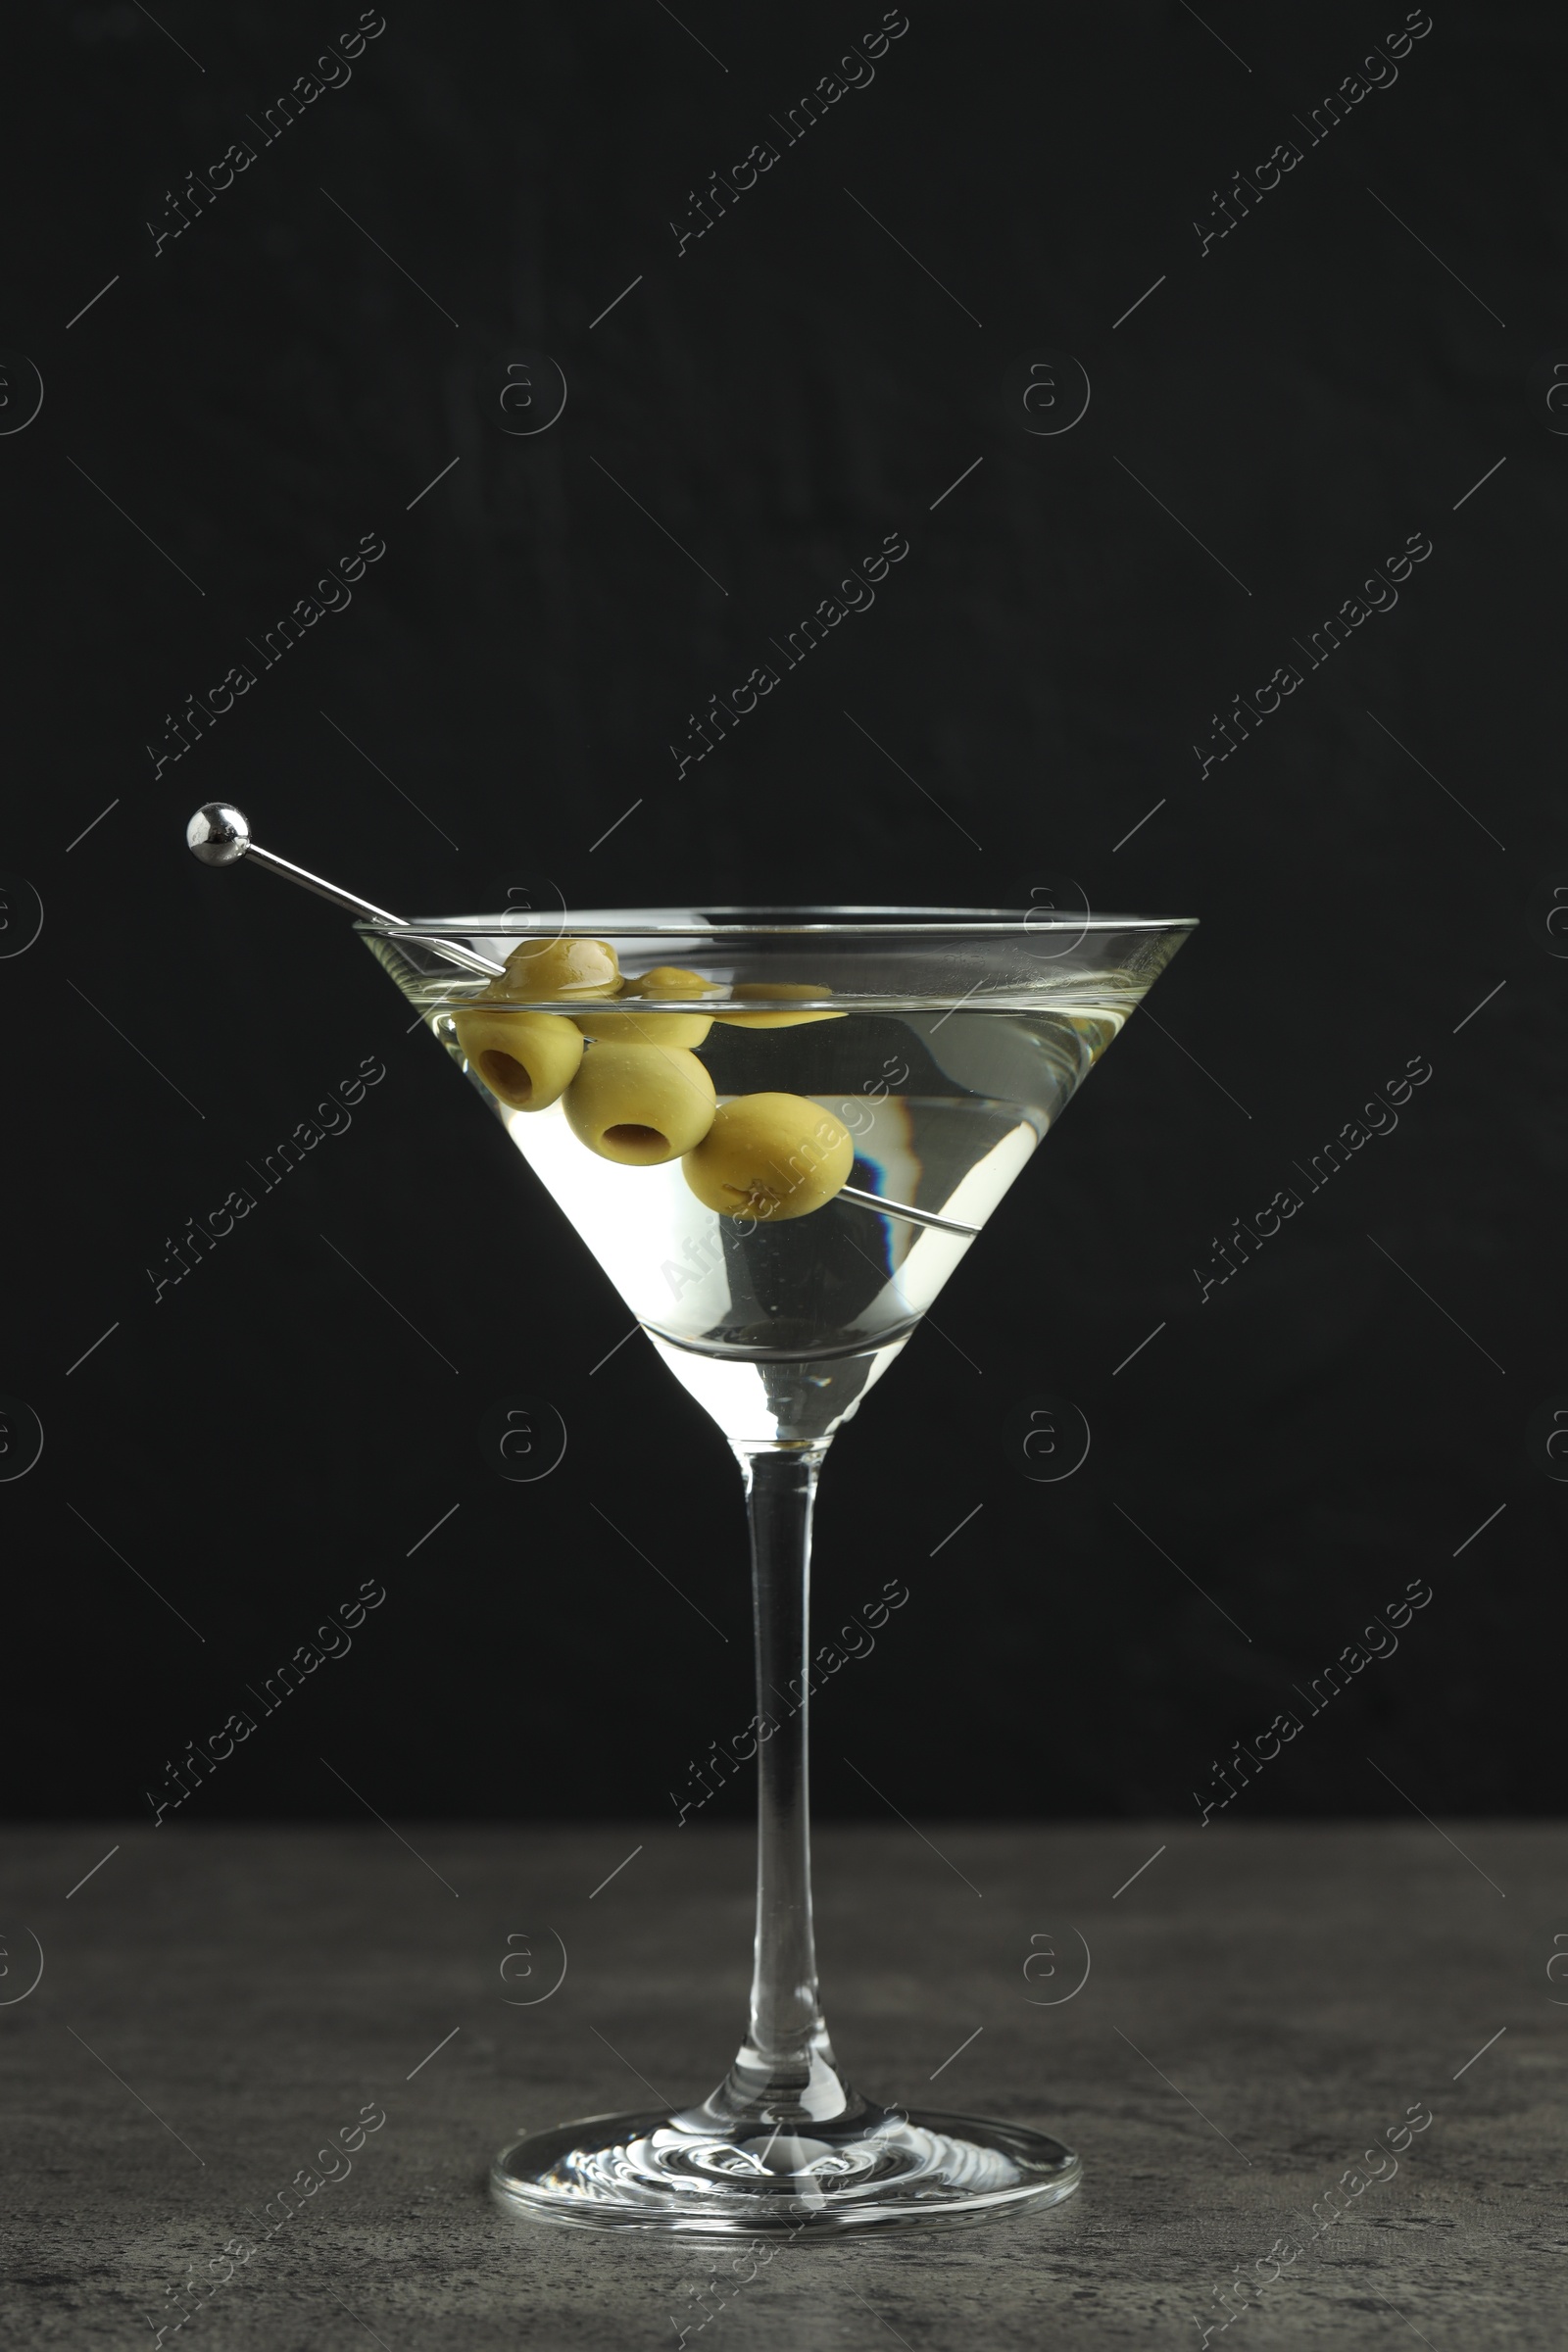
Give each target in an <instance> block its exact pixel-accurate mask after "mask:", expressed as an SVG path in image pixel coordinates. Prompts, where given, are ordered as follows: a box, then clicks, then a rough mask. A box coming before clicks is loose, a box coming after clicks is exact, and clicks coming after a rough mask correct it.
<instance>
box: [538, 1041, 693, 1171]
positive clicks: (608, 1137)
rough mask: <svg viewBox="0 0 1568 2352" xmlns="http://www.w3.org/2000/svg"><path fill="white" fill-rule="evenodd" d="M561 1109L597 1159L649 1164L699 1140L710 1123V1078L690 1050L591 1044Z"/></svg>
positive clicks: (640, 1165) (675, 1155)
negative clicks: (685, 1051)
mask: <svg viewBox="0 0 1568 2352" xmlns="http://www.w3.org/2000/svg"><path fill="white" fill-rule="evenodd" d="M564 1109H565V1113H566V1123H567V1125H568V1126H569V1127H570V1129H571V1132H572V1134H573V1135H574V1136H575V1137H576V1138H577V1140H578V1142H579V1143H583V1144H586V1145H587V1147H588V1149H589V1151H590V1152H598V1154H599V1156H600V1158H601V1159H617V1160H619V1161H620V1162H621V1164H622V1166H624V1167H628V1168H654V1167H658V1166H659V1165H660V1164H661V1162H662V1161H663V1160H666V1159H679V1158H680V1156H681V1154H682V1152H690V1151H691V1150H692V1149H693V1147H694V1146H695V1145H697V1144H700V1143H701V1142H702V1140H703V1137H704V1136H705V1135H706V1134H707V1133H708V1130H709V1127H710V1126H711V1123H712V1117H713V1081H712V1080H711V1078H710V1076H709V1075H708V1072H707V1070H706V1069H705V1068H704V1067H703V1065H702V1063H701V1062H700V1061H699V1060H698V1058H697V1056H696V1054H687V1053H684V1052H681V1051H675V1050H671V1049H670V1048H669V1047H666V1046H649V1045H622V1044H620V1043H619V1042H617V1043H615V1044H613V1045H596V1046H593V1047H591V1048H590V1049H589V1052H588V1054H587V1058H586V1059H585V1060H584V1062H583V1065H582V1068H581V1070H580V1071H579V1072H578V1074H577V1076H576V1078H575V1079H574V1080H573V1082H572V1086H571V1091H570V1093H569V1094H568V1095H567V1097H566V1100H565V1104H564Z"/></svg>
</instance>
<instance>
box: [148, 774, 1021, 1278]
mask: <svg viewBox="0 0 1568 2352" xmlns="http://www.w3.org/2000/svg"><path fill="white" fill-rule="evenodd" d="M185 846H186V848H187V849H188V850H189V851H190V853H191V855H192V857H194V858H200V859H201V861H202V863H203V865H236V864H237V863H238V862H239V860H240V858H253V859H254V860H255V862H256V863H257V864H258V865H260V866H263V867H264V868H265V869H266V871H267V872H268V873H270V874H279V875H281V876H282V878H283V880H284V881H285V882H297V883H298V884H299V886H300V888H301V889H302V890H314V891H315V893H316V895H317V897H318V898H319V899H330V900H331V902H332V904H333V906H334V907H347V908H348V910H349V912H350V913H351V914H357V915H360V916H361V917H362V918H363V919H364V920H366V921H367V922H371V923H391V924H392V925H394V927H395V928H396V929H397V930H399V931H401V932H402V933H403V935H404V937H405V938H407V939H409V940H411V941H414V942H415V943H416V944H417V945H418V946H420V947H425V948H430V949H432V950H433V951H434V953H435V954H436V955H437V956H445V957H446V959H447V961H448V962H449V963H456V964H460V965H461V966H462V967H463V969H464V970H465V971H466V972H485V973H488V974H490V975H491V976H495V975H498V974H501V973H504V972H505V971H506V968H507V967H506V965H505V964H504V963H493V962H492V961H491V959H490V957H489V956H478V955H475V953H474V952H473V950H472V949H471V948H460V947H459V946H458V944H457V942H456V940H451V939H433V938H430V937H428V936H427V935H426V934H424V933H422V932H412V931H409V930H408V929H407V926H406V925H405V924H404V922H403V918H402V916H401V915H396V914H389V913H388V912H387V910H386V908H385V907H372V906H371V904H370V902H369V900H368V899H361V898H356V897H355V895H354V893H353V891H352V890H340V889H339V888H338V886H337V884H336V883H335V882H324V881H323V880H322V879H321V876H320V875H319V874H312V873H307V871H306V869H305V867H304V866H303V865H295V864H294V863H293V861H292V860H291V859H290V858H279V857H278V856H277V854H276V852H275V851H273V850H264V849H263V848H262V845H261V843H260V842H259V841H255V840H253V839H252V837H251V829H250V824H249V822H248V820H247V819H246V817H245V815H244V814H243V812H242V811H241V810H240V809H236V808H234V807H233V806H232V805H231V804H230V803H229V802H227V801H209V802H207V804H206V805H205V807H203V808H201V809H197V811H196V813H195V815H194V816H193V817H192V818H191V820H190V823H189V824H188V825H187V826H186V827H185ZM837 1197H838V1199H839V1200H841V1201H854V1203H855V1205H856V1207H857V1208H869V1209H874V1210H876V1212H877V1213H878V1215H880V1216H888V1217H902V1218H904V1219H905V1220H906V1222H907V1223H908V1224H910V1225H933V1226H935V1227H936V1229H937V1231H938V1232H939V1233H956V1234H961V1235H962V1236H963V1237H964V1239H965V1240H972V1239H973V1237H974V1236H975V1235H976V1234H977V1233H978V1232H979V1230H980V1228H979V1226H978V1225H962V1224H960V1223H959V1222H958V1220H957V1219H956V1217H939V1216H937V1215H936V1214H935V1213H934V1211H933V1210H931V1209H929V1208H912V1207H907V1206H906V1205H905V1204H904V1202H902V1201H884V1200H883V1198H882V1196H881V1194H880V1193H864V1192H861V1191H860V1189H859V1187H858V1185H853V1184H846V1185H841V1186H840V1188H839V1192H838V1196H837Z"/></svg>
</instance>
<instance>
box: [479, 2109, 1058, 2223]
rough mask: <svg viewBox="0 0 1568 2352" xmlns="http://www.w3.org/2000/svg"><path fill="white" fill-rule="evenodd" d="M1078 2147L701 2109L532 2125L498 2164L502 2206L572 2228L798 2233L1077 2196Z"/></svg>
mask: <svg viewBox="0 0 1568 2352" xmlns="http://www.w3.org/2000/svg"><path fill="white" fill-rule="evenodd" d="M1082 2174H1083V2167H1082V2165H1081V2164H1080V2163H1079V2160H1078V2158H1077V2157H1076V2156H1075V2155H1074V2154H1073V2153H1072V2151H1071V2149H1070V2148H1064V2147H1063V2146H1062V2144H1061V2142H1060V2141H1059V2140H1055V2139H1049V2138H1048V2137H1047V2136H1046V2134H1045V2133H1044V2132H1043V2131H1028V2130H1026V2129H1024V2128H1022V2127H1020V2126H1017V2125H1013V2124H995V2123H981V2122H979V2121H978V2120H977V2119H975V2118H974V2117H972V2116H966V2115H939V2114H933V2113H931V2112H929V2111H920V2112H915V2113H906V2111H905V2110H904V2109H902V2108H896V2107H890V2108H885V2109H882V2110H880V2111H878V2110H875V2109H873V2110H872V2111H871V2112H870V2113H869V2114H865V2115H862V2116H861V2118H860V2120H859V2121H858V2122H857V2123H854V2124H838V2125H834V2124H823V2125H816V2126H808V2127H807V2130H806V2132H805V2133H802V2132H801V2131H799V2128H798V2127H797V2128H796V2129H795V2131H794V2133H793V2135H791V2133H788V2132H786V2131H785V2130H784V2128H783V2127H779V2128H771V2127H769V2126H767V2125H755V2124H741V2125H738V2126H736V2127H734V2128H732V2129H730V2130H726V2131H714V2129H713V2128H712V2125H711V2122H707V2123H705V2122H704V2120H703V2118H702V2116H701V2112H700V2111H690V2110H689V2111H687V2112H686V2113H685V2114H680V2115H675V2114H666V2113H663V2112H662V2111H651V2112H648V2113H644V2114H640V2115H596V2116H588V2117H585V2118H584V2119H583V2120H582V2121H581V2122H579V2123H574V2124H558V2125H557V2126H556V2127H555V2129H554V2130H553V2131H535V2132H531V2133H530V2134H529V2135H528V2137H527V2138H526V2139H520V2140H518V2141H517V2142H516V2143H515V2145H514V2146H513V2147H510V2148H507V2149H506V2150H504V2152H503V2153H502V2154H501V2155H500V2156H498V2157H497V2158H496V2161H495V2164H494V2165H493V2167H492V2168H491V2173H490V2193H491V2195H492V2196H493V2197H494V2199H495V2201H496V2203H497V2204H498V2205H500V2206H501V2207H502V2208H503V2210H505V2211H507V2212H511V2213H526V2214H529V2215H531V2216H532V2217H533V2218H534V2220H536V2221H541V2222H555V2223H559V2224H562V2225H564V2227H565V2228H566V2229H641V2230H645V2231H671V2230H678V2231H681V2232H684V2233H685V2234H687V2235H690V2236H695V2237H704V2236H707V2237H758V2236H768V2237H784V2238H790V2237H799V2236H802V2235H803V2234H804V2235H806V2236H813V2235H820V2234H821V2233H823V2232H825V2231H829V2230H839V2231H844V2230H851V2229H878V2230H887V2229H910V2228H924V2229H931V2228H939V2229H940V2228H943V2227H946V2228H950V2229H951V2228H954V2227H956V2226H957V2225H958V2224H960V2223H964V2222H972V2221H982V2220H984V2219H985V2217H986V2216H987V2215H988V2214H990V2213H996V2212H999V2211H1003V2210H1005V2209H1007V2208H1010V2207H1013V2206H1019V2205H1054V2204H1057V2203H1059V2201H1060V2200H1061V2199H1062V2198H1063V2197H1067V2196H1070V2195H1071V2194H1072V2192H1073V2190H1074V2189H1075V2188H1076V2187H1077V2186H1078V2183H1079V2180H1081V2178H1082Z"/></svg>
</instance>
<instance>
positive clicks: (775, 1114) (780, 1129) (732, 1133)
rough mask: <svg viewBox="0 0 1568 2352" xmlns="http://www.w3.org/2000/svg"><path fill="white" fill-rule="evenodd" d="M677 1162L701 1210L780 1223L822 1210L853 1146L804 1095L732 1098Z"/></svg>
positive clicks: (844, 1180)
mask: <svg viewBox="0 0 1568 2352" xmlns="http://www.w3.org/2000/svg"><path fill="white" fill-rule="evenodd" d="M568 1101H569V1098H568ZM681 1164H682V1166H683V1167H684V1169H685V1171H686V1181H687V1183H688V1184H689V1185H690V1186H691V1188H692V1191H693V1192H694V1193H695V1194H696V1195H697V1198H698V1200H699V1201H702V1203H703V1205H704V1207H705V1208H714V1209H717V1210H718V1212H719V1213H720V1215H721V1216H726V1217H758V1218H760V1219H763V1220H765V1221H766V1222H767V1223H768V1224H771V1225H782V1224H785V1223H787V1222H788V1220H789V1219H790V1218H791V1217H806V1216H809V1215H810V1213H811V1211H812V1209H814V1208H823V1207H825V1206H826V1204H827V1202H828V1201H831V1200H832V1198H833V1196H834V1194H835V1193H837V1192H839V1191H840V1190H841V1189H842V1187H843V1186H844V1185H846V1184H848V1183H849V1181H850V1171H851V1169H852V1168H853V1167H854V1165H855V1146H854V1144H853V1143H852V1142H851V1140H850V1133H849V1129H848V1128H847V1127H844V1126H841V1125H840V1123H839V1121H838V1120H837V1119H836V1118H834V1117H833V1115H832V1113H831V1112H830V1111H826V1110H824V1109H823V1108H822V1105H821V1103H813V1102H811V1101H810V1099H809V1097H808V1096H806V1095H737V1096H736V1097H735V1098H734V1100H733V1101H732V1102H729V1103H720V1104H719V1106H718V1109H717V1110H716V1111H715V1112H714V1114H713V1123H712V1125H711V1127H710V1129H709V1130H708V1133H707V1135H706V1136H705V1137H704V1138H703V1140H702V1142H701V1143H700V1144H699V1145H698V1147H697V1149H696V1151H695V1152H687V1154H686V1157H685V1159H684V1160H683V1161H682V1163H681Z"/></svg>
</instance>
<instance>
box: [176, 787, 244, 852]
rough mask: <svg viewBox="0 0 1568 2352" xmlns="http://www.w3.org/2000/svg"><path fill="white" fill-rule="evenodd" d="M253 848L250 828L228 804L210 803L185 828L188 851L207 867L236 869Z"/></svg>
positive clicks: (236, 810) (241, 814)
mask: <svg viewBox="0 0 1568 2352" xmlns="http://www.w3.org/2000/svg"><path fill="white" fill-rule="evenodd" d="M250 846H251V829H250V825H249V823H248V822H247V821H246V818H245V816H244V814H243V812H242V811H241V810H240V809H235V808H233V807H232V806H231V805H230V804H229V803H228V802H227V801H208V802H207V803H206V805H205V807H203V808H200V809H197V811H196V813H195V815H194V816H193V817H192V818H191V820H190V823H189V824H188V825H187V826H186V827H185V847H186V848H187V849H188V850H189V851H190V853H191V855H192V857H194V858H200V859H201V861H202V863H203V865H232V864H233V863H234V861H235V859H236V858H243V857H244V855H245V853H246V851H247V850H248V849H249V848H250Z"/></svg>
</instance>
